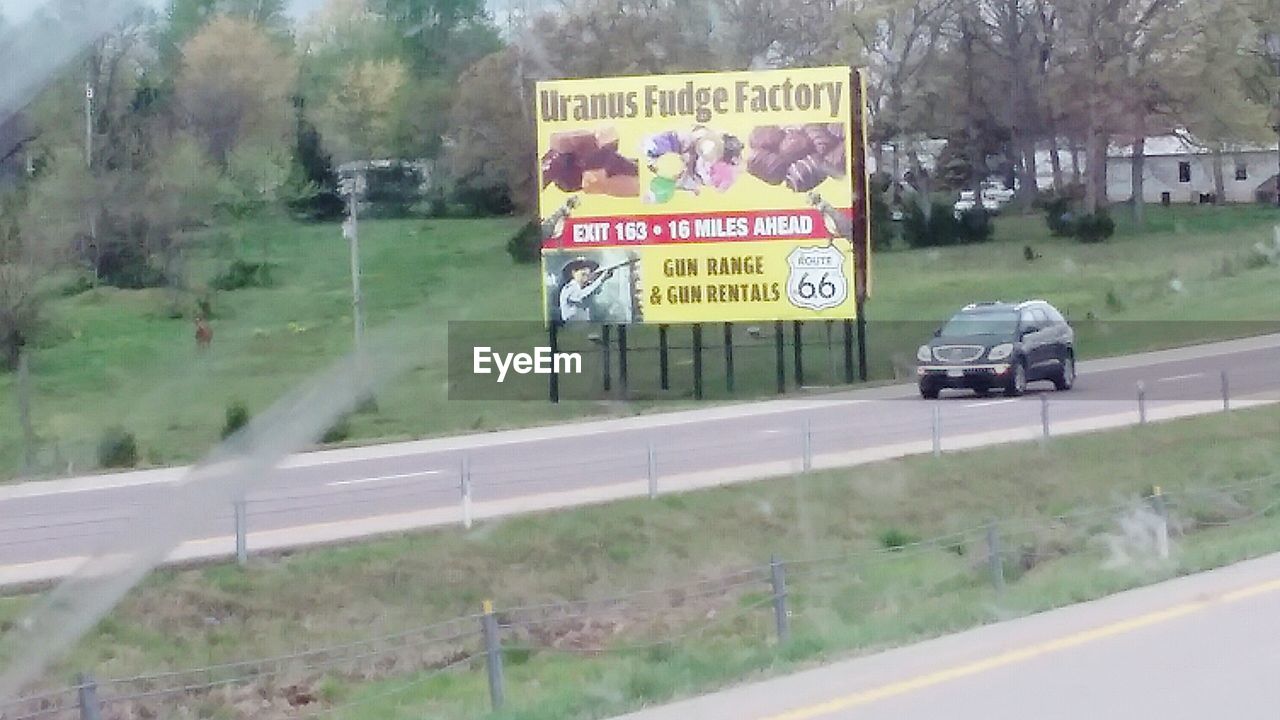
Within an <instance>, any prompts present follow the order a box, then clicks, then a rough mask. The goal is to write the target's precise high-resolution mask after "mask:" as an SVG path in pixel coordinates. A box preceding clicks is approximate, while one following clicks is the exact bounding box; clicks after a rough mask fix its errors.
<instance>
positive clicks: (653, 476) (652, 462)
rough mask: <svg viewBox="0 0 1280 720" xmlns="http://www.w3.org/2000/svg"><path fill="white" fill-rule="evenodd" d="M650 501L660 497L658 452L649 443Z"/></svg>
mask: <svg viewBox="0 0 1280 720" xmlns="http://www.w3.org/2000/svg"><path fill="white" fill-rule="evenodd" d="M648 451H649V499H650V500H653V499H655V498H657V497H658V452H657V450H655V449H654V447H653V443H652V442H651V443H649V448H648Z"/></svg>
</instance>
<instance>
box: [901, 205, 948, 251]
mask: <svg viewBox="0 0 1280 720" xmlns="http://www.w3.org/2000/svg"><path fill="white" fill-rule="evenodd" d="M959 224H960V223H959V221H958V220H956V216H955V210H954V209H952V207H951V206H950V205H947V204H946V203H938V202H935V203H933V207H932V211H931V212H930V214H929V217H927V218H926V217H925V214H924V210H923V209H921V207H920V205H919V204H918V203H913V204H912V205H911V206H910V208H908V210H907V214H906V217H905V218H903V220H902V238H903V239H904V240H906V241H907V245H908V246H909V247H913V248H922V247H937V246H942V245H955V244H957V243H958V242H959V237H960V231H959Z"/></svg>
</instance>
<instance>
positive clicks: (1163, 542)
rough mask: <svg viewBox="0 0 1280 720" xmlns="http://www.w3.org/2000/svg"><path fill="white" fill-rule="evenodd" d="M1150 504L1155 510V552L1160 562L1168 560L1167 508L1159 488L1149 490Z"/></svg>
mask: <svg viewBox="0 0 1280 720" xmlns="http://www.w3.org/2000/svg"><path fill="white" fill-rule="evenodd" d="M1151 504H1152V505H1153V506H1155V510H1156V516H1157V520H1156V552H1158V553H1159V554H1160V559H1161V560H1168V559H1169V507H1168V506H1167V505H1166V504H1165V502H1164V493H1163V492H1161V491H1160V486H1159V485H1156V486H1155V487H1153V488H1152V489H1151Z"/></svg>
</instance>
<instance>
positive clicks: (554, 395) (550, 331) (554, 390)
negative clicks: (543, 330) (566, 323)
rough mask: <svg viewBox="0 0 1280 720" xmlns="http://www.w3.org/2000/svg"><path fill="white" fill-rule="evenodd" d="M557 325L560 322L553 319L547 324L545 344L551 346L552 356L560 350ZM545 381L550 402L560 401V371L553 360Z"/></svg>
mask: <svg viewBox="0 0 1280 720" xmlns="http://www.w3.org/2000/svg"><path fill="white" fill-rule="evenodd" d="M559 326H560V323H558V322H556V321H555V320H552V321H551V322H550V323H549V324H548V325H547V345H549V346H551V357H553V358H554V357H555V356H556V354H557V353H559V352H560V338H559V334H560V333H559ZM547 382H548V383H550V387H549V388H548V393H549V395H550V399H551V402H553V403H557V404H558V403H559V402H560V373H558V372H556V364H555V363H554V362H553V363H551V373H550V374H549V375H548V376H547Z"/></svg>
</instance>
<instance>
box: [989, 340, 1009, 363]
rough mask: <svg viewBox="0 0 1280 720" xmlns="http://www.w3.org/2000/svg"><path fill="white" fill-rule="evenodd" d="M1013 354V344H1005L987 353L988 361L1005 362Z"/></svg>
mask: <svg viewBox="0 0 1280 720" xmlns="http://www.w3.org/2000/svg"><path fill="white" fill-rule="evenodd" d="M1012 354H1013V343H1004V344H1001V345H997V346H995V347H993V348H991V352H989V353H987V359H988V360H1004V359H1005V358H1007V357H1009V356H1010V355H1012Z"/></svg>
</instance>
